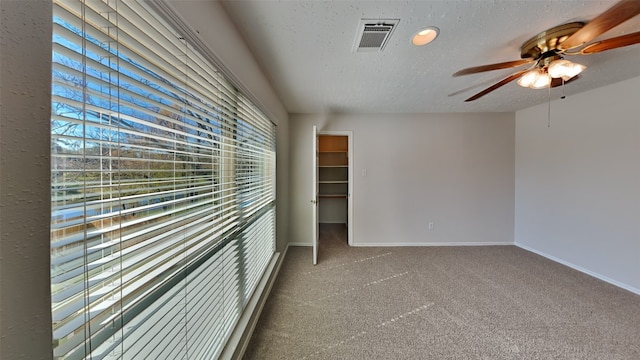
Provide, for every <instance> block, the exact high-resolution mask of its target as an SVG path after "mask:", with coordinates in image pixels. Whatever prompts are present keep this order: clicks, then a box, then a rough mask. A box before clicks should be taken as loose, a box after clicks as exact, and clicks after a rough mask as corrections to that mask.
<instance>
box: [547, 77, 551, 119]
mask: <svg viewBox="0 0 640 360" xmlns="http://www.w3.org/2000/svg"><path fill="white" fill-rule="evenodd" d="M548 89H549V103H548V105H547V127H548V128H550V127H551V84H549V87H548Z"/></svg>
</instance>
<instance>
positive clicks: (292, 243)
mask: <svg viewBox="0 0 640 360" xmlns="http://www.w3.org/2000/svg"><path fill="white" fill-rule="evenodd" d="M289 246H312V244H311V243H307V242H290V243H288V244H287V249H288V248H289Z"/></svg>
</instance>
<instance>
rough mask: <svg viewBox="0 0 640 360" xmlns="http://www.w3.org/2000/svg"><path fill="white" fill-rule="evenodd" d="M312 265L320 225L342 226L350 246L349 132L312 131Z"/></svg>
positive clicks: (351, 164) (350, 178)
mask: <svg viewBox="0 0 640 360" xmlns="http://www.w3.org/2000/svg"><path fill="white" fill-rule="evenodd" d="M313 149H314V154H313V159H314V161H313V171H314V176H313V179H314V184H313V194H314V199H313V200H312V201H311V202H312V203H313V205H314V211H313V224H314V231H313V264H314V265H315V264H317V262H318V249H319V247H320V246H321V244H320V242H319V235H320V229H319V227H320V224H321V223H322V224H334V225H332V226H335V224H344V226H346V228H347V231H346V233H347V242H348V244H349V245H352V242H353V226H352V219H353V196H352V194H353V132H351V131H318V130H317V128H316V127H315V126H314V127H313Z"/></svg>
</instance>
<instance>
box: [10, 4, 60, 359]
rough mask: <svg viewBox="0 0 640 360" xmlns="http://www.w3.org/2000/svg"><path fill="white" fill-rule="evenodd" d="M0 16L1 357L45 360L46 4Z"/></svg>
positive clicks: (48, 343) (47, 348)
mask: <svg viewBox="0 0 640 360" xmlns="http://www.w3.org/2000/svg"><path fill="white" fill-rule="evenodd" d="M0 13H1V14H2V15H1V16H2V18H1V20H0V24H1V26H2V30H1V34H2V35H1V40H0V78H1V79H2V82H1V83H0V87H1V90H0V108H2V112H1V114H0V115H1V117H2V120H1V123H0V127H1V128H0V166H1V169H0V233H1V235H0V236H1V238H0V359H3V360H4V359H6V360H19V359H25V360H32V359H34V360H35V359H50V358H51V357H52V356H53V350H52V346H51V302H50V299H51V295H50V292H49V289H50V288H51V285H50V281H49V256H50V255H49V254H50V249H49V222H50V214H51V210H50V202H51V198H50V194H49V192H50V188H51V184H50V180H49V179H50V178H51V172H50V160H49V149H50V147H51V146H50V143H51V141H50V130H49V123H50V121H49V119H50V114H51V113H50V104H51V96H50V92H51V1H49V0H39V1H35V0H33V1H7V0H3V1H0Z"/></svg>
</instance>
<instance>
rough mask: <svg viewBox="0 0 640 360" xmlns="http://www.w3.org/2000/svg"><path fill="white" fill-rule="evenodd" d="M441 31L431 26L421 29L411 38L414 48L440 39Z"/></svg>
mask: <svg viewBox="0 0 640 360" xmlns="http://www.w3.org/2000/svg"><path fill="white" fill-rule="evenodd" d="M439 33H440V29H438V28H437V27H435V26H429V27H426V28H424V29H421V30H420V31H418V32H417V33H415V34H413V36H412V37H411V43H412V44H413V45H414V46H424V45H427V44H428V43H430V42H432V41H433V40H435V39H436V38H437V37H438V34H439Z"/></svg>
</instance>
